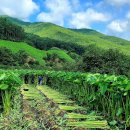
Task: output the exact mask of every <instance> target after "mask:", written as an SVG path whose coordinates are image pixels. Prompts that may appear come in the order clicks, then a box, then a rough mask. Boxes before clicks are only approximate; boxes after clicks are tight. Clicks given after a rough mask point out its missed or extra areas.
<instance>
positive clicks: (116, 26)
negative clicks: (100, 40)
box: [107, 20, 128, 33]
mask: <svg viewBox="0 0 130 130" xmlns="http://www.w3.org/2000/svg"><path fill="white" fill-rule="evenodd" d="M127 26H128V21H120V20H114V21H112V22H111V23H110V24H109V25H108V26H107V27H108V29H109V30H111V31H113V32H120V33H122V32H125V31H126V30H127Z"/></svg>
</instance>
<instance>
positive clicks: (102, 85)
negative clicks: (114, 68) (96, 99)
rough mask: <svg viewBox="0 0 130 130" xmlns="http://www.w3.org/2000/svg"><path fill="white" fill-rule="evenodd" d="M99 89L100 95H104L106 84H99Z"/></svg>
mask: <svg viewBox="0 0 130 130" xmlns="http://www.w3.org/2000/svg"><path fill="white" fill-rule="evenodd" d="M99 87H100V93H101V94H102V95H104V94H105V92H106V91H107V84H106V83H99Z"/></svg>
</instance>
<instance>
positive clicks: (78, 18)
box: [70, 8, 110, 28]
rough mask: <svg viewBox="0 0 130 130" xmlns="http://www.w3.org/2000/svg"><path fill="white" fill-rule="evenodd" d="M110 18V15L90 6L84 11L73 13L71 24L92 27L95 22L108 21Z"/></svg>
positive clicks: (77, 26) (76, 26) (78, 26)
mask: <svg viewBox="0 0 130 130" xmlns="http://www.w3.org/2000/svg"><path fill="white" fill-rule="evenodd" d="M109 19H110V16H109V15H107V14H103V13H101V12H97V11H95V10H94V9H92V8H89V9H87V10H86V11H84V12H77V13H73V14H72V19H71V22H70V24H71V25H72V26H73V27H75V28H90V26H91V23H93V22H106V21H108V20H109Z"/></svg>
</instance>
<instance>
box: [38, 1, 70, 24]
mask: <svg viewBox="0 0 130 130" xmlns="http://www.w3.org/2000/svg"><path fill="white" fill-rule="evenodd" d="M45 6H46V8H47V9H48V10H49V11H48V12H41V13H40V14H39V15H38V17H37V19H38V21H44V22H53V23H55V24H59V25H64V18H65V17H66V16H69V15H70V14H71V13H72V6H71V4H70V2H69V0H55V1H54V0H46V1H45Z"/></svg>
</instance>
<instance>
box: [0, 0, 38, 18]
mask: <svg viewBox="0 0 130 130" xmlns="http://www.w3.org/2000/svg"><path fill="white" fill-rule="evenodd" d="M36 10H38V6H37V5H36V3H34V2H33V1H32V0H0V15H9V16H11V17H16V18H20V19H24V20H25V19H26V20H27V19H28V17H29V16H30V15H31V14H32V13H34V11H36Z"/></svg>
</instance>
